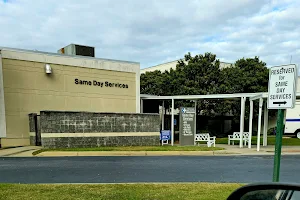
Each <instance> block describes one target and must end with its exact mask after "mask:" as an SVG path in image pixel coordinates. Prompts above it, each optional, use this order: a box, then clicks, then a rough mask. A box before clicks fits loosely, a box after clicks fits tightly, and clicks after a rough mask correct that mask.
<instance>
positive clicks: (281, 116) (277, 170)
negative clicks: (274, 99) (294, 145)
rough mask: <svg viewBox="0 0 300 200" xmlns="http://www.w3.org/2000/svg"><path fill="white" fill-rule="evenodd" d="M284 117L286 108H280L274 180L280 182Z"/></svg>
mask: <svg viewBox="0 0 300 200" xmlns="http://www.w3.org/2000/svg"><path fill="white" fill-rule="evenodd" d="M283 119H284V110H283V109H278V114H277V128H276V144H275V155H274V167H273V182H279V175H280V159H281V146H282V134H283Z"/></svg>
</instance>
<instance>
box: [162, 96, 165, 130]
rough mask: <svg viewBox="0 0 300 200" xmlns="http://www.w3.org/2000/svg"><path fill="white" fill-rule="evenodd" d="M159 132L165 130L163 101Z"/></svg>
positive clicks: (163, 103)
mask: <svg viewBox="0 0 300 200" xmlns="http://www.w3.org/2000/svg"><path fill="white" fill-rule="evenodd" d="M161 111H162V114H161V130H165V101H163V102H162V109H161Z"/></svg>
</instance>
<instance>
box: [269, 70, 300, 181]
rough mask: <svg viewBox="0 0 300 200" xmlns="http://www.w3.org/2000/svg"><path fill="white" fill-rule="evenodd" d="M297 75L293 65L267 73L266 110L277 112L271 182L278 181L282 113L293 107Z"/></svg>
mask: <svg viewBox="0 0 300 200" xmlns="http://www.w3.org/2000/svg"><path fill="white" fill-rule="evenodd" d="M297 75H298V70H297V67H296V65H294V64H290V65H282V66H276V67H271V69H270V72H269V89H268V109H277V110H278V115H277V128H276V144H275V155H274V168H273V182H278V181H279V175H280V158H281V146H282V135H283V132H284V125H283V124H284V111H285V109H288V108H293V107H294V106H295V101H296V86H297V84H296V81H297Z"/></svg>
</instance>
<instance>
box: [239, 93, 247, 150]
mask: <svg viewBox="0 0 300 200" xmlns="http://www.w3.org/2000/svg"><path fill="white" fill-rule="evenodd" d="M245 101H246V97H241V118H240V148H243V133H244V118H245Z"/></svg>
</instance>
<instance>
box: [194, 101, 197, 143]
mask: <svg viewBox="0 0 300 200" xmlns="http://www.w3.org/2000/svg"><path fill="white" fill-rule="evenodd" d="M196 134H197V100H195V124H194V145H196V142H195V137H196Z"/></svg>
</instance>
